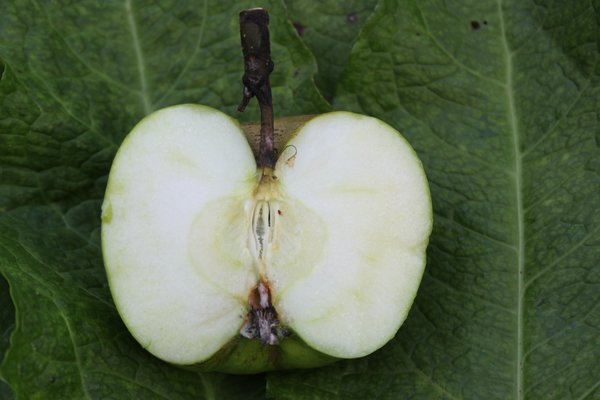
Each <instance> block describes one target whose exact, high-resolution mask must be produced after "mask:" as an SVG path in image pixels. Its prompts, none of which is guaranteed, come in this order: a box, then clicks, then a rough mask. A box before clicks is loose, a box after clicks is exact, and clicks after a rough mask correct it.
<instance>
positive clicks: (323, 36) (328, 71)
mask: <svg viewBox="0 0 600 400" xmlns="http://www.w3.org/2000/svg"><path fill="white" fill-rule="evenodd" d="M376 3H377V1H376V0H329V1H310V0H300V1H298V0H293V1H292V0H287V1H286V5H287V8H288V16H289V18H290V20H291V21H292V22H293V24H294V27H295V28H296V31H297V32H298V35H300V37H301V38H302V40H303V41H304V43H306V45H307V46H308V48H309V49H310V50H311V51H312V53H313V54H314V56H315V58H316V59H317V63H318V66H319V73H318V74H317V76H316V78H315V82H316V84H317V86H318V88H319V90H320V91H321V93H322V94H323V96H325V98H326V99H328V100H330V101H331V100H332V99H333V97H334V93H335V87H336V84H337V82H338V80H339V78H340V75H341V73H342V70H343V69H344V66H345V65H346V63H347V62H348V56H349V55H350V50H351V49H352V45H353V44H354V42H355V39H356V36H357V35H358V33H359V32H360V29H361V28H362V26H363V25H364V23H365V21H366V20H367V18H368V17H369V15H371V13H372V12H373V9H374V7H375V4H376Z"/></svg>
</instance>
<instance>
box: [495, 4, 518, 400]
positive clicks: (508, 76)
mask: <svg viewBox="0 0 600 400" xmlns="http://www.w3.org/2000/svg"><path fill="white" fill-rule="evenodd" d="M498 15H499V20H500V37H501V40H502V49H503V54H504V58H505V63H506V70H505V81H506V86H505V87H506V103H507V104H506V106H507V109H508V117H509V123H510V131H511V136H512V144H513V153H514V164H513V170H514V174H513V176H514V188H515V189H514V190H515V207H516V220H517V221H516V223H517V237H516V243H515V247H516V249H517V252H516V253H517V305H516V308H517V309H516V314H517V318H516V325H517V326H516V331H517V332H516V333H517V335H516V336H517V337H516V355H515V357H516V366H515V367H516V372H515V374H516V376H515V378H516V388H515V391H516V399H518V400H521V399H523V398H524V390H523V322H524V320H523V312H524V301H523V297H524V290H525V285H524V273H525V226H524V225H525V224H524V217H523V211H524V207H523V196H522V194H523V170H522V169H523V166H522V162H523V161H522V160H523V154H522V152H521V150H520V133H519V125H518V121H517V113H516V107H515V94H514V90H513V86H514V77H513V52H512V51H511V49H510V46H509V43H508V38H507V35H506V25H505V19H504V12H503V10H502V0H498Z"/></svg>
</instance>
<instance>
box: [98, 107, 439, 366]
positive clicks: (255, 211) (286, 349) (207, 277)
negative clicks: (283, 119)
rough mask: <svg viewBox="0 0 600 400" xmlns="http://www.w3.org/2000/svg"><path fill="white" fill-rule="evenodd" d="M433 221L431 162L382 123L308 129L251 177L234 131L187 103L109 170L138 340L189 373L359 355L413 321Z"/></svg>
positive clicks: (118, 279) (117, 297)
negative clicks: (429, 180)
mask: <svg viewBox="0 0 600 400" xmlns="http://www.w3.org/2000/svg"><path fill="white" fill-rule="evenodd" d="M431 225H432V211H431V200H430V195H429V189H428V185H427V180H426V177H425V174H424V172H423V168H422V165H421V162H420V161H419V159H418V158H417V156H416V154H415V152H414V151H413V149H412V148H411V147H410V145H409V144H408V143H407V141H406V140H405V139H404V138H403V137H402V136H401V135H400V134H399V133H398V132H397V131H396V130H394V129H393V128H391V127H390V126H388V125H386V124H385V123H383V122H381V121H379V120H377V119H374V118H370V117H366V116H361V115H357V114H353V113H348V112H333V113H329V114H324V115H320V116H317V117H314V118H313V119H311V120H310V121H308V122H307V123H306V124H304V125H303V126H302V127H301V128H300V129H299V130H298V131H297V132H296V134H295V135H294V136H293V138H292V139H291V140H290V141H289V143H288V145H287V146H286V147H285V148H283V150H282V152H281V155H280V157H279V160H278V161H277V164H276V166H275V168H257V165H256V163H255V161H254V156H253V153H252V151H251V149H250V147H249V145H248V141H247V139H246V138H245V136H244V134H243V132H242V130H241V128H240V126H239V125H238V123H237V122H236V121H235V120H233V119H231V118H230V117H228V116H226V115H225V114H223V113H221V112H220V111H217V110H215V109H212V108H209V107H205V106H199V105H180V106H174V107H170V108H166V109H163V110H160V111H157V112H155V113H153V114H151V115H149V116H148V117H146V118H144V119H143V120H142V121H141V122H140V123H139V124H138V125H137V126H136V127H135V128H134V129H133V130H132V132H131V133H130V134H129V135H128V136H127V138H126V139H125V141H124V142H123V144H122V146H121V148H120V149H119V151H118V153H117V156H116V158H115V160H114V163H113V166H112V169H111V172H110V177H109V181H108V187H107V190H106V195H105V199H104V203H103V206H102V251H103V256H104V262H105V266H106V272H107V276H108V279H109V283H110V288H111V291H112V295H113V298H114V301H115V304H116V306H117V308H118V310H119V313H120V314H121V317H122V318H123V321H124V322H125V324H126V325H127V327H128V329H129V330H130V332H131V333H132V335H133V336H134V337H135V338H136V339H137V340H138V341H139V343H140V344H141V345H142V346H143V347H144V348H146V349H147V350H148V351H150V352H151V353H152V354H154V355H155V356H157V357H159V358H161V359H163V360H165V361H168V362H170V363H173V364H179V365H188V366H192V365H199V366H200V367H201V368H203V369H205V370H216V371H225V372H236V373H253V372H258V371H264V370H270V369H278V368H296V367H311V366H317V365H323V364H325V363H328V362H331V361H333V360H336V359H339V358H355V357H361V356H365V355H367V354H369V353H371V352H373V351H375V350H377V349H378V348H380V347H381V346H383V345H384V344H385V343H386V342H388V341H389V340H390V339H391V338H392V337H394V335H395V333H396V331H397V330H398V328H399V327H400V325H401V324H402V322H403V321H404V319H405V318H406V315H407V313H408V311H409V308H410V306H411V304H412V302H413V299H414V297H415V295H416V292H417V288H418V286H419V283H420V280H421V276H422V273H423V269H424V266H425V249H426V247H427V243H428V238H429V234H430V232H431Z"/></svg>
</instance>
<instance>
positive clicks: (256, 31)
mask: <svg viewBox="0 0 600 400" xmlns="http://www.w3.org/2000/svg"><path fill="white" fill-rule="evenodd" d="M240 35H241V38H242V51H243V53H244V77H243V78H242V82H243V83H244V97H243V98H242V102H241V103H240V106H239V107H238V110H239V111H244V109H245V108H246V106H247V105H248V102H249V101H250V99H251V98H252V97H256V99H257V100H258V104H259V106H260V125H261V128H260V147H259V151H258V159H257V160H256V161H257V164H258V166H259V167H270V168H274V167H275V161H276V158H277V154H276V150H275V129H274V125H273V98H272V97H271V85H270V83H269V74H271V72H272V71H273V61H272V60H271V46H270V41H269V14H268V13H267V11H266V10H264V9H262V8H252V9H250V10H244V11H242V12H240Z"/></svg>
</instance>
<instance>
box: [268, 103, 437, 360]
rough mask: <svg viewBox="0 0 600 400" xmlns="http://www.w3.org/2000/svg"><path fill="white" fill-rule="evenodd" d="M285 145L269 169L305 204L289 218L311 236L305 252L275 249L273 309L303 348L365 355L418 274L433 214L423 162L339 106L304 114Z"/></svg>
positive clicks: (396, 314) (396, 318)
mask: <svg viewBox="0 0 600 400" xmlns="http://www.w3.org/2000/svg"><path fill="white" fill-rule="evenodd" d="M289 144H290V145H291V146H289V147H288V148H287V149H286V151H285V152H284V153H283V154H282V156H281V157H280V159H279V162H278V164H277V168H276V171H275V173H276V175H277V176H278V177H279V182H280V184H281V193H282V196H283V197H284V198H286V199H290V201H293V202H290V208H291V207H292V205H293V204H294V203H298V204H302V205H303V207H305V209H306V210H310V214H304V215H302V216H298V217H297V218H296V221H294V225H296V229H297V230H299V231H300V233H299V234H297V235H299V236H300V237H309V238H310V236H311V233H312V234H313V237H312V240H309V239H307V240H306V242H308V244H309V245H310V248H303V249H301V250H300V251H299V253H298V254H303V255H304V254H308V253H311V254H312V257H298V256H296V257H290V256H288V257H285V256H284V255H282V257H281V260H285V261H286V262H281V263H280V262H278V258H277V257H275V255H274V256H273V265H272V269H271V270H270V274H269V278H270V279H271V280H272V281H273V285H274V286H275V288H277V290H276V291H275V307H276V308H277V309H278V311H279V313H280V315H281V317H282V318H283V320H284V323H286V324H287V325H288V326H290V327H291V328H292V329H293V330H294V331H295V332H297V333H298V334H299V335H300V336H301V337H302V338H303V339H304V340H305V341H306V342H307V343H308V344H309V345H311V347H313V348H315V349H317V350H319V351H321V352H324V353H326V354H330V355H333V356H336V357H343V358H351V357H360V356H364V355H366V354H369V353H371V352H373V351H375V350H376V349H378V348H379V347H381V346H383V345H384V344H385V343H386V342H387V341H388V340H390V339H391V338H392V337H393V336H394V334H395V333H396V331H397V330H398V328H399V327H400V325H401V323H402V322H403V321H404V319H405V318H406V315H407V313H408V311H409V309H410V306H411V304H412V301H413V299H414V297H415V295H416V292H417V288H418V286H419V282H420V280H421V276H422V273H423V268H424V266H425V249H426V247H427V243H428V238H429V234H430V232H431V221H432V220H431V215H432V211H431V201H430V196H429V189H428V185H427V180H426V177H425V174H424V172H423V170H422V166H421V162H420V161H419V160H418V158H417V156H416V154H415V153H414V151H413V149H412V148H411V147H410V145H409V144H408V143H407V142H406V140H405V139H404V138H402V137H401V136H400V134H399V133H398V132H397V131H396V130H394V129H393V128H391V127H390V126H388V125H386V124H384V123H383V122H381V121H379V120H377V119H374V118H370V117H365V116H360V115H356V114H352V113H345V112H337V113H330V114H326V115H322V116H320V117H317V118H315V119H313V120H311V121H310V122H308V123H307V124H306V125H305V126H304V127H303V128H302V129H301V131H300V132H299V133H298V135H297V136H296V137H295V138H294V139H293V140H292V141H291V142H290V143H289ZM292 146H293V147H292ZM294 155H295V157H294V158H292V159H291V160H289V158H290V157H292V156H294ZM286 161H287V162H286ZM292 199H293V200H292ZM282 211H283V216H282V217H281V218H280V219H281V220H283V219H284V218H285V217H286V215H287V213H286V210H285V209H283V210H282ZM317 221H320V223H317ZM282 233H283V232H282ZM290 240H293V239H292V238H290ZM317 254H318V255H319V256H318V259H315V256H316V255H317ZM299 271H303V272H299ZM304 271H308V272H304ZM288 276H290V278H291V277H293V278H292V279H288Z"/></svg>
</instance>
